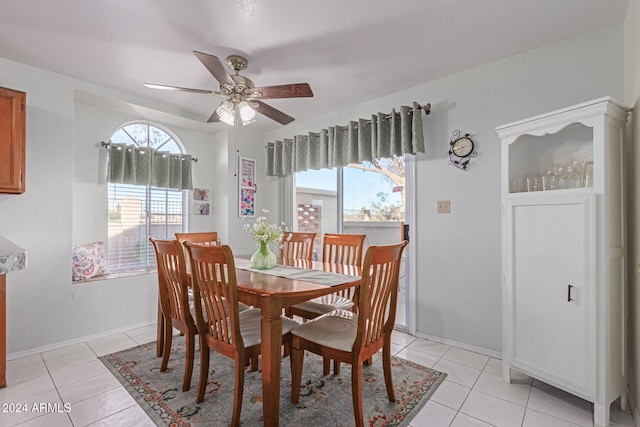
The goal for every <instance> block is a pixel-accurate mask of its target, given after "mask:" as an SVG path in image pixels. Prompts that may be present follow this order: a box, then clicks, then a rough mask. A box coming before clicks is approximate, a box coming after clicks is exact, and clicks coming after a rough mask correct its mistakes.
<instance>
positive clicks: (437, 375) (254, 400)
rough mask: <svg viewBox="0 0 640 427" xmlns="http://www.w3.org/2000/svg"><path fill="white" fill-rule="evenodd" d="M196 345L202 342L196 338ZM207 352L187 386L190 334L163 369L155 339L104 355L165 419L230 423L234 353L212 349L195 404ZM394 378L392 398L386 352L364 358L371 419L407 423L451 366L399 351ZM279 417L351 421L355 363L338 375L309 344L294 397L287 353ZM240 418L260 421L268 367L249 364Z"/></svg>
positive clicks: (165, 422) (302, 421)
mask: <svg viewBox="0 0 640 427" xmlns="http://www.w3.org/2000/svg"><path fill="white" fill-rule="evenodd" d="M196 347H197V345H196ZM199 357H200V353H199V352H198V351H196V354H195V363H194V367H193V378H192V381H191V389H190V390H189V391H187V392H182V377H183V374H184V364H183V362H182V361H184V359H185V340H184V337H180V336H176V337H174V339H173V345H172V349H171V357H170V359H169V369H168V370H167V371H166V372H160V362H161V359H160V358H157V357H156V345H155V342H151V343H148V344H144V345H141V346H139V347H134V348H131V349H128V350H124V351H120V352H117V353H113V354H110V355H107V356H103V357H101V358H100V360H102V362H103V363H104V364H105V366H106V367H107V368H108V369H109V370H110V371H111V372H112V373H113V374H114V375H115V376H116V377H117V378H118V380H119V381H120V382H121V383H122V384H123V385H124V387H125V388H126V389H127V390H128V392H129V393H130V394H131V396H133V398H134V399H135V400H136V401H137V402H138V404H139V405H140V406H141V407H142V408H143V409H144V410H145V411H146V413H147V414H148V415H149V416H150V417H151V419H152V420H153V421H154V422H155V423H156V424H157V425H159V426H194V427H195V426H205V425H206V426H227V425H229V423H230V421H231V412H232V408H233V386H234V378H233V361H232V360H231V359H229V358H227V357H225V356H222V355H220V354H218V353H216V352H213V351H212V352H211V361H210V366H209V367H210V373H209V383H208V385H207V392H206V394H205V398H204V401H203V402H202V403H200V404H196V391H197V388H198V375H199V372H200V365H199ZM392 370H393V384H394V390H395V395H396V402H389V400H388V399H387V392H386V389H385V385H384V376H383V372H382V356H381V354H377V355H376V356H374V358H373V364H371V365H369V366H366V365H365V366H363V368H362V376H363V384H362V387H363V392H362V394H363V411H364V419H365V424H366V425H368V426H376V427H378V426H408V425H409V421H410V420H411V419H412V418H413V417H414V416H415V415H416V414H417V413H418V411H419V410H420V408H422V406H424V404H425V403H426V402H427V400H428V399H429V397H430V396H431V395H432V394H433V392H434V391H435V389H436V388H437V387H438V385H440V383H441V382H442V381H443V380H444V378H445V376H446V374H445V373H442V372H438V371H434V370H432V369H429V368H426V367H424V366H421V365H417V364H415V363H412V362H409V361H407V360H404V359H401V358H397V357H393V358H392ZM281 372H282V381H281V389H280V396H281V398H280V425H282V426H287V427H289V426H306V427H309V426H310V425H311V424H312V425H313V426H318V427H319V426H322V427H326V426H336V427H338V426H345V427H346V426H352V425H354V423H355V421H354V418H353V406H352V401H351V367H350V366H349V365H345V364H342V365H341V370H340V374H339V375H334V374H330V375H322V359H321V358H320V357H318V356H316V355H314V354H311V353H308V352H305V362H304V367H303V371H302V393H301V396H300V402H299V403H298V404H297V405H293V404H291V401H290V397H291V391H290V389H291V369H290V365H289V359H288V358H283V359H282V371H281ZM240 423H241V424H242V425H244V426H247V427H253V426H261V425H262V424H263V419H262V378H261V372H260V371H259V370H258V371H254V372H252V371H250V370H247V371H246V373H245V384H244V397H243V400H242V413H241V417H240Z"/></svg>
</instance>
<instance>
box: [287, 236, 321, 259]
mask: <svg viewBox="0 0 640 427" xmlns="http://www.w3.org/2000/svg"><path fill="white" fill-rule="evenodd" d="M315 239H316V233H298V232H294V231H287V232H285V233H284V234H283V235H282V246H281V249H280V258H285V259H301V260H305V261H313V242H314V241H315Z"/></svg>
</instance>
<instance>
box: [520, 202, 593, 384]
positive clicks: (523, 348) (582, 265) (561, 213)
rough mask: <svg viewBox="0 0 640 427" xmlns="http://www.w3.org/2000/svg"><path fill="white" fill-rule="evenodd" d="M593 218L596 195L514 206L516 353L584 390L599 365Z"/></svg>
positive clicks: (546, 373)
mask: <svg viewBox="0 0 640 427" xmlns="http://www.w3.org/2000/svg"><path fill="white" fill-rule="evenodd" d="M593 216H594V210H593V195H591V194H589V195H579V196H577V197H572V198H570V197H562V196H561V197H545V196H540V197H534V198H533V199H532V198H529V199H528V201H526V202H521V203H511V204H510V206H509V218H508V223H509V229H510V233H508V234H510V235H509V236H508V240H510V241H509V246H508V247H510V248H511V256H510V277H511V283H510V287H511V289H510V290H511V295H510V298H511V303H512V311H511V316H512V319H511V322H510V324H511V327H512V329H511V331H510V332H511V340H512V345H511V351H512V357H513V359H514V360H515V361H517V362H518V363H520V364H521V365H522V366H526V367H528V368H530V369H528V370H530V371H536V372H535V373H542V374H543V375H542V376H543V378H541V379H543V380H544V378H546V379H548V380H550V381H551V382H554V383H562V384H571V385H573V387H574V388H576V389H583V390H586V389H589V388H590V387H591V385H592V384H591V383H592V379H591V378H590V377H592V372H593V369H594V367H595V365H593V364H592V361H593V357H594V351H593V347H592V345H593V336H594V334H593V333H592V331H591V328H592V318H593V316H594V315H595V313H594V312H593V309H592V308H591V305H590V304H592V300H593V296H592V295H593V291H592V287H593V286H592V285H591V283H592V282H593V276H592V275H593V261H594V258H593V257H594V253H595V252H594V250H593V247H594V246H593V244H594V242H593V236H594V232H593V230H594V221H593ZM590 316H591V317H590ZM538 376H540V375H538Z"/></svg>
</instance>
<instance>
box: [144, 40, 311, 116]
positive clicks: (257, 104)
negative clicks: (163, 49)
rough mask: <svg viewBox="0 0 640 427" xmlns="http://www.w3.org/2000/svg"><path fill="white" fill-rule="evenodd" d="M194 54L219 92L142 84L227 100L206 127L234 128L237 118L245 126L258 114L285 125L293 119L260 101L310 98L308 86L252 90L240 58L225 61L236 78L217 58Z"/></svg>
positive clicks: (280, 86)
mask: <svg viewBox="0 0 640 427" xmlns="http://www.w3.org/2000/svg"><path fill="white" fill-rule="evenodd" d="M193 53H194V54H195V55H196V57H198V59H199V60H200V62H202V63H203V64H204V66H205V67H206V68H207V70H209V72H210V73H211V74H213V77H215V78H216V80H218V82H219V83H220V86H219V89H218V90H204V89H190V88H186V87H178V86H167V85H158V84H153V83H145V84H144V85H145V86H146V87H149V88H152V89H163V90H175V91H184V92H193V93H203V94H206V95H215V96H223V97H225V98H227V99H225V100H224V101H222V103H221V104H220V105H219V106H218V107H217V108H216V110H215V111H214V112H213V114H212V115H211V117H209V119H208V120H207V122H208V123H210V122H224V123H227V124H230V125H233V124H235V119H236V116H240V119H241V120H242V124H243V125H248V124H249V123H252V122H254V121H255V114H256V112H258V113H260V114H263V115H265V116H267V117H269V118H270V119H272V120H275V121H276V122H278V123H281V124H283V125H286V124H287V123H291V122H292V121H293V120H295V119H294V118H293V117H291V116H289V115H287V114H285V113H283V112H282V111H280V110H278V109H276V108H273V107H272V106H270V105H268V104H265V103H264V102H262V101H261V100H262V99H275V98H302V97H312V96H313V92H312V91H311V87H310V86H309V84H308V83H292V84H286V85H279V86H264V87H255V85H254V84H253V82H252V81H251V80H249V79H248V78H246V77H244V76H241V75H240V71H242V70H244V69H246V68H247V65H248V61H247V60H246V59H245V58H243V57H242V56H238V55H230V56H228V57H227V61H226V62H227V65H228V66H229V67H231V68H232V69H233V70H234V71H235V74H231V75H229V74H228V73H227V72H226V69H225V66H224V65H223V63H222V61H220V59H218V57H216V56H213V55H209V54H207V53H202V52H197V51H193Z"/></svg>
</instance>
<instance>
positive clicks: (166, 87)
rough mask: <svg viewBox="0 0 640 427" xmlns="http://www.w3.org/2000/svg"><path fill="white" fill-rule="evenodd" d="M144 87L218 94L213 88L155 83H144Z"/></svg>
mask: <svg viewBox="0 0 640 427" xmlns="http://www.w3.org/2000/svg"><path fill="white" fill-rule="evenodd" d="M144 85H145V86H146V87H148V88H151V89H162V90H175V91H181V92H193V93H203V94H205V95H220V92H218V91H215V90H205V89H191V88H188V87H179V86H167V85H157V84H155V83H145V84H144Z"/></svg>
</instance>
